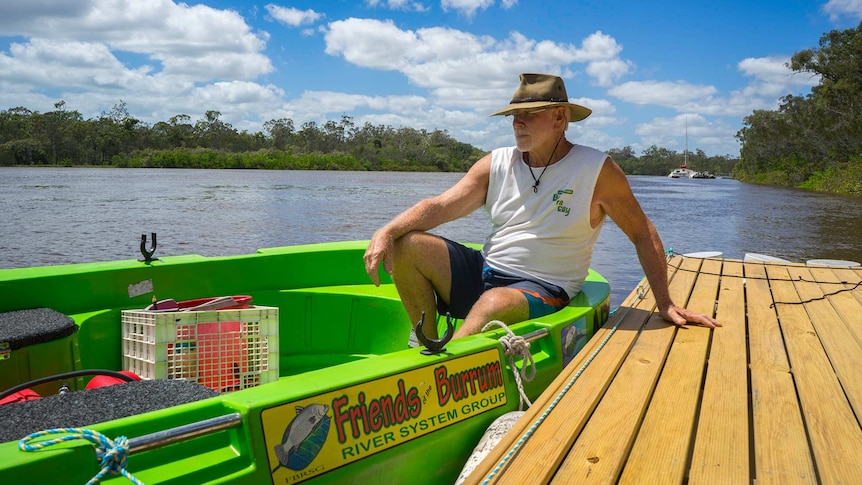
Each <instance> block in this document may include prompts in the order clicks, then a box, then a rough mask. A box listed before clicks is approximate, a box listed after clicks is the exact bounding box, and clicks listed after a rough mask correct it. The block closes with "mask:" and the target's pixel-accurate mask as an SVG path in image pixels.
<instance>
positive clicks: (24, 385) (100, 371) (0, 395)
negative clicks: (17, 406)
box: [0, 369, 136, 401]
mask: <svg viewBox="0 0 862 485" xmlns="http://www.w3.org/2000/svg"><path fill="white" fill-rule="evenodd" d="M96 375H102V376H110V377H116V378H118V379H121V380H123V381H126V382H132V381H134V380H136V379H135V378H134V377H130V376H127V375H126V374H123V373H121V372H117V371H113V370H107V369H82V370H75V371H72V372H64V373H62V374H56V375H53V376H47V377H41V378H39V379H33V380H32V381H29V382H24V383H22V384H18V385H17V386H14V387H10V388H9V389H6V390H5V391H3V392H0V401H2V400H3V399H6V398H7V397H9V396H11V395H12V394H15V393H16V392H18V391H20V390H22V389H27V388H28V387H33V386H38V385H40V384H45V383H46V382H53V381H59V380H60V379H71V378H73V377H83V376H96Z"/></svg>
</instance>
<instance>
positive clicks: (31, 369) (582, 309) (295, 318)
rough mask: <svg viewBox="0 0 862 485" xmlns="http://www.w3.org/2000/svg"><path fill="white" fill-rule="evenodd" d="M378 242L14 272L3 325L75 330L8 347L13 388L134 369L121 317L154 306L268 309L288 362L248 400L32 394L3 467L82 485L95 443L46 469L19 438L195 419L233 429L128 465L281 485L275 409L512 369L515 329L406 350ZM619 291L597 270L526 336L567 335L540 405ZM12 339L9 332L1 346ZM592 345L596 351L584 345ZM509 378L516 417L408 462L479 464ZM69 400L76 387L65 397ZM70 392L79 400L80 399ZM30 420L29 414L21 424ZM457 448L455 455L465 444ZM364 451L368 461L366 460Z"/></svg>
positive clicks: (174, 393) (188, 476)
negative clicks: (579, 335) (365, 256)
mask: <svg viewBox="0 0 862 485" xmlns="http://www.w3.org/2000/svg"><path fill="white" fill-rule="evenodd" d="M364 247H365V243H364V242H361V241H357V242H351V243H328V244H320V245H313V246H298V247H286V248H270V249H261V250H259V251H258V252H257V253H256V254H252V255H244V256H234V257H220V258H207V257H202V256H197V255H187V256H173V257H170V256H169V257H164V258H159V259H156V260H153V261H150V262H141V261H137V260H126V261H117V262H104V263H88V264H79V265H69V266H59V267H51V268H26V269H12V270H3V271H0V294H3V295H8V297H7V298H3V299H0V323H2V322H3V321H4V320H3V316H5V317H8V318H6V320H9V319H10V318H11V319H12V320H14V321H15V323H14V324H13V326H14V327H16V328H18V329H20V328H25V327H26V328H29V327H31V324H30V323H32V322H38V321H45V320H50V321H52V322H55V323H57V324H58V325H60V326H62V327H64V328H65V330H63V331H61V332H59V333H55V334H52V335H50V337H49V338H46V337H37V338H36V339H35V340H33V339H31V340H29V341H26V339H25V343H24V344H21V343H20V342H19V343H15V344H13V345H9V346H7V348H6V350H5V351H4V352H5V354H4V355H5V358H3V359H0V391H3V390H7V389H10V388H13V387H15V386H19V385H22V384H25V383H28V382H33V381H34V379H38V378H43V377H46V376H55V375H60V374H64V373H70V372H75V371H82V370H100V369H101V370H109V371H119V370H122V369H123V368H124V359H123V354H124V348H123V339H124V335H123V330H122V328H123V327H122V325H120V322H121V320H122V319H123V311H124V310H139V309H142V308H144V307H146V306H147V305H150V304H151V303H153V302H154V301H155V300H157V299H166V298H170V299H174V300H176V301H181V300H192V299H196V298H202V297H208V296H223V295H248V296H251V297H252V305H253V306H254V307H258V306H259V307H272V308H276V309H277V311H278V318H277V331H276V332H275V334H274V335H270V336H269V339H270V340H269V343H270V346H271V353H272V356H271V359H275V361H277V365H276V364H275V362H271V363H270V365H271V367H277V375H276V376H275V378H274V380H273V381H272V382H262V385H256V386H253V387H249V388H245V389H241V390H237V391H235V392H217V391H213V390H212V389H208V388H207V387H205V386H202V385H200V384H197V383H191V382H186V381H183V380H181V379H177V380H169V379H165V380H152V381H148V380H143V381H138V382H130V383H128V385H115V386H107V387H100V388H97V389H86V390H85V387H86V386H87V383H88V382H89V381H90V378H91V376H90V375H81V376H75V377H70V378H66V379H60V380H57V381H51V382H45V383H41V384H38V385H33V386H31V387H30V388H31V389H32V390H33V391H35V392H37V393H38V394H39V395H41V396H43V397H42V398H41V399H37V400H34V401H27V402H18V403H13V404H7V405H2V406H0V422H2V423H7V425H5V426H2V425H0V427H2V428H3V429H2V430H0V456H2V457H4V458H3V459H4V460H6V457H7V456H12V454H14V460H12V461H10V462H9V463H8V464H7V465H6V468H5V469H6V470H7V471H12V472H18V473H20V474H21V476H22V479H23V477H28V478H26V479H23V480H24V481H22V482H21V483H27V480H32V481H34V482H38V481H39V479H40V477H41V479H46V480H50V477H51V476H54V475H53V472H50V473H49V472H48V471H46V470H44V469H43V468H45V467H43V466H42V464H47V463H50V466H51V467H56V470H58V472H59V473H65V474H67V475H68V476H67V478H68V477H71V478H70V480H71V483H77V482H78V481H79V480H82V481H81V483H84V482H86V481H87V480H88V479H89V478H90V477H92V475H93V473H92V472H93V470H96V471H98V466H97V463H95V460H94V457H93V456H92V454H93V449H92V447H91V446H66V447H65V448H66V449H64V451H65V454H64V456H65V458H62V459H60V458H56V457H55V458H54V459H52V460H51V461H47V460H48V458H47V457H46V455H45V454H44V453H22V452H20V451H18V450H17V443H16V442H15V441H17V440H19V439H21V438H24V437H25V436H26V435H27V434H29V433H33V432H36V431H40V430H45V429H50V428H58V427H93V428H95V429H98V430H99V431H100V432H101V433H103V434H105V435H107V436H115V435H121V434H122V435H124V436H130V437H131V436H144V435H147V434H149V433H152V432H153V431H156V430H161V429H166V428H174V427H178V426H184V425H188V424H189V422H190V421H193V422H201V421H207V420H212V419H228V420H231V419H232V420H233V421H232V424H230V425H222V426H224V427H223V429H220V430H216V431H214V432H208V433H206V434H203V435H200V436H196V437H194V438H190V439H189V440H188V442H189V443H191V442H193V446H192V445H187V446H179V445H174V446H167V447H163V448H156V449H152V450H148V451H146V452H138V453H137V454H135V455H134V456H132V457H130V462H129V463H130V464H129V468H130V469H132V470H133V471H134V470H138V473H139V474H140V475H141V476H142V477H143V476H147V477H148V478H149V479H150V480H154V479H157V480H158V481H165V483H191V482H199V481H214V482H222V483H261V480H262V478H263V477H267V479H266V480H263V482H265V483H267V482H269V481H270V480H273V478H272V476H274V474H275V473H276V471H275V470H273V469H271V468H272V467H267V466H264V465H262V463H265V462H266V461H267V460H272V457H269V458H268V457H267V450H266V448H265V447H264V446H262V444H261V443H262V442H265V441H266V439H265V438H264V432H265V430H264V429H262V428H266V422H265V421H266V412H271V411H270V410H277V409H280V406H283V405H285V403H290V402H296V401H297V400H300V399H304V398H308V397H309V396H315V395H322V394H323V393H326V392H331V391H332V390H333V389H336V390H337V389H339V388H344V389H347V388H349V387H350V386H355V385H357V383H360V384H361V383H363V382H374V381H375V380H379V379H381V376H386V375H393V374H398V373H404V372H410V371H413V370H417V369H422V368H424V367H427V366H428V365H430V364H435V365H441V364H440V363H441V362H445V361H447V359H453V358H454V357H456V356H458V355H466V354H475V355H478V353H479V352H482V351H487V349H496V350H495V353H497V354H498V355H500V359H501V360H500V362H503V363H504V364H505V362H506V359H505V356H504V355H502V352H503V351H502V348H501V346H500V344H499V342H498V340H499V338H500V337H502V336H503V335H505V334H506V332H505V330H504V329H496V330H492V331H489V332H485V333H483V334H481V335H479V336H475V337H470V338H465V339H459V340H458V341H452V342H449V343H448V344H447V345H446V346H447V349H446V350H445V351H444V352H442V353H439V354H436V355H430V356H422V355H420V354H419V353H418V352H417V351H416V350H415V349H412V350H411V349H408V348H407V345H406V343H407V338H408V334H409V331H410V327H411V322H410V321H409V318H408V317H407V315H406V312H405V311H404V309H403V306H402V305H401V302H400V300H399V298H398V293H397V291H396V289H395V287H394V285H393V284H392V282H391V279H389V277H388V275H385V274H383V275H382V280H383V284H381V285H380V286H379V287H377V286H374V285H373V284H371V282H370V281H369V279H368V276H367V275H366V274H365V271H364V267H363V264H362V259H361V256H362V253H363V252H364ZM609 293H610V292H609V287H608V284H607V282H606V281H605V280H604V279H603V278H602V277H601V276H599V275H598V274H596V273H593V272H591V274H590V277H589V279H588V281H587V282H586V283H585V285H584V287H583V290H582V292H581V293H580V294H578V295H577V296H576V298H574V299H573V301H572V303H571V305H570V306H569V307H568V308H566V309H564V310H562V311H561V312H558V313H556V314H554V315H553V316H551V317H549V318H543V319H536V320H535V321H532V320H531V321H528V322H523V323H520V324H517V325H515V326H513V327H512V329H513V330H514V331H515V332H516V333H517V334H519V335H525V334H531V333H535V334H537V335H539V336H540V337H541V336H542V335H551V336H552V337H553V338H536V339H535V340H533V341H532V343H531V344H530V352H531V356H532V359H533V360H534V361H535V368H536V369H537V372H536V376H535V378H534V379H533V380H532V381H530V382H529V383H526V384H525V390H526V392H527V394H528V395H530V396H531V397H533V398H535V397H536V396H537V395H538V394H539V393H540V392H541V391H542V390H543V389H544V388H545V387H547V385H548V384H549V383H550V382H551V381H552V380H553V379H554V377H555V376H556V375H557V374H558V373H559V372H560V370H561V368H562V365H563V364H564V362H561V355H562V354H563V353H564V351H566V350H571V349H563V348H562V346H563V345H564V344H563V343H561V339H562V337H561V335H560V332H561V331H562V330H561V329H562V328H563V327H564V326H566V325H570V324H572V322H575V321H578V322H581V324H584V323H586V327H587V328H588V329H589V335H584V337H585V339H584V341H585V340H586V339H588V338H589V337H590V336H591V334H592V331H594V330H595V328H597V327H598V326H600V325H601V324H602V323H603V322H604V321H605V320H606V319H607V312H608V305H609ZM437 324H438V329H439V330H440V333H441V334H443V333H445V331H446V328H445V327H446V322H445V318H441V319H438V322H437ZM32 326H33V327H35V328H38V327H39V325H32ZM70 329H71V331H70ZM2 332H3V330H2V325H0V340H3V333H2ZM40 338H41V339H43V340H44V341H41V340H39V339H40ZM582 345H583V341H581V342H579V346H582ZM0 351H3V349H2V348H0ZM519 365H522V364H521V363H519ZM504 374H505V385H506V389H507V393H509V395H510V396H515V398H514V399H511V398H509V399H507V401H506V406H505V407H501V408H499V409H493V410H491V411H492V412H488V413H486V414H487V416H484V417H483V419H481V420H476V419H474V420H464V421H462V422H461V423H459V424H460V426H458V427H457V429H456V427H455V426H450V427H448V428H443V429H441V430H440V431H437V432H434V433H430V434H427V435H424V438H425V439H426V443H425V444H421V443H419V441H420V440H413V441H407V443H406V444H403V445H400V446H398V447H396V448H398V451H397V453H400V455H398V456H399V457H414V458H415V456H414V455H415V454H417V453H422V451H421V450H422V449H424V448H425V447H427V446H428V443H431V446H435V447H439V448H440V450H437V451H434V452H430V453H429V454H428V456H429V457H430V458H432V459H433V458H434V457H435V456H437V457H438V458H440V456H445V455H440V456H438V455H439V454H440V453H445V452H444V450H446V449H448V450H449V452H450V453H451V452H455V453H458V454H459V455H463V458H464V459H466V456H467V455H468V454H469V451H470V450H472V447H473V446H475V444H476V441H477V440H478V437H479V436H481V433H482V432H483V431H484V428H485V427H486V426H487V425H488V424H489V422H490V420H493V418H495V417H496V416H499V415H500V414H502V413H503V412H504V411H508V410H512V409H514V408H515V407H517V402H518V400H517V395H518V394H517V388H516V384H515V382H514V380H513V375H512V373H511V370H506V371H505V372H504ZM64 386H65V387H64ZM160 386H163V387H160ZM168 386H170V387H168ZM61 388H62V389H61ZM66 390H68V391H70V392H66V393H63V392H61V391H66ZM227 390H229V389H225V391H227ZM71 396H75V400H74V401H73V400H72V399H71ZM85 396H86V397H85ZM28 408H29V411H28V410H25V409H28ZM298 409H300V408H297V411H296V412H297V413H298V412H299V411H298ZM464 412H466V411H464ZM273 414H274V412H273ZM23 415H28V416H31V419H28V420H20V419H17V418H16V416H23ZM143 415H145V416H143ZM235 415H236V416H237V417H235V418H232V416H235ZM40 419H41V421H40ZM262 421H263V423H262ZM12 423H14V425H13V424H12ZM238 423H241V424H238ZM453 433H454V434H453ZM428 439H430V441H427V440H428ZM453 439H455V440H456V442H458V444H457V445H453V444H452V443H451V441H452V440H453ZM4 441H5V443H3V442H4ZM447 443H448V444H447ZM453 446H454V448H453ZM447 447H448V448H447ZM87 449H89V451H86V450H87ZM345 450H346V448H345ZM357 450H359V451H356V453H357V454H362V453H361V449H359V448H357ZM343 453H348V452H347V451H343ZM350 453H353V451H351V452H350ZM393 453H396V451H393V449H392V448H387V447H381V451H380V452H378V453H375V454H373V457H374V459H375V461H374V463H378V465H377V466H380V465H379V464H380V463H388V465H386V466H391V467H392V469H393V470H395V471H396V473H397V470H398V469H399V467H400V466H405V467H406V466H408V464H409V462H410V460H409V459H408V460H407V461H405V462H404V464H403V465H398V464H397V463H396V464H392V463H393V462H392V461H391V460H393V459H395V458H394V455H393ZM416 456H418V455H416ZM91 460H92V461H93V465H92V467H86V466H85V467H81V466H80V463H81V462H82V461H84V462H90V461H91ZM387 460H389V461H387ZM395 460H396V462H398V461H402V458H397V459H395ZM360 461H361V460H360ZM365 461H368V460H365ZM164 463H174V464H176V463H181V465H179V466H181V467H182V473H177V471H176V470H172V471H168V470H167V469H166V465H164ZM456 465H457V464H456ZM357 466H358V465H357ZM357 466H353V467H351V466H344V467H342V468H340V469H337V470H334V471H331V472H328V473H327V474H325V475H323V477H325V478H326V480H324V482H326V483H329V481H333V480H334V481H338V480H340V479H341V478H344V477H347V476H350V477H351V481H355V478H356V477H360V478H362V477H365V478H369V479H370V478H371V477H374V476H375V467H374V466H371V467H365V468H357ZM459 466H460V465H457V466H455V465H453V466H441V467H439V468H440V470H438V471H437V472H435V474H433V475H432V476H431V477H430V478H429V481H428V482H427V483H435V481H436V480H438V479H441V477H443V478H445V479H446V480H449V479H451V478H453V474H454V476H457V470H458V467H459ZM168 468H170V467H168ZM276 468H277V467H276ZM438 475H439V476H438ZM7 476H10V475H7ZM312 478H313V477H312ZM319 478H320V477H319ZM171 480H173V482H172V481H171ZM303 480H304V478H303V479H302V480H298V479H297V480H293V479H289V480H287V482H288V483H295V482H297V481H303ZM15 483H17V482H15ZM419 483H423V481H422V480H420V481H419Z"/></svg>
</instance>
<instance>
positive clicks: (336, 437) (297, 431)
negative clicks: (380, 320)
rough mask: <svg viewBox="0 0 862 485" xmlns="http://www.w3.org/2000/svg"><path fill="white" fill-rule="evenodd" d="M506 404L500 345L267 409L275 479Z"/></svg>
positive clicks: (312, 473)
mask: <svg viewBox="0 0 862 485" xmlns="http://www.w3.org/2000/svg"><path fill="white" fill-rule="evenodd" d="M505 404H506V389H505V383H504V380H503V366H502V364H501V363H500V359H499V353H498V352H497V350H487V351H484V352H480V353H477V354H472V355H467V356H464V357H459V358H457V359H452V360H448V361H446V362H442V363H437V364H434V365H429V366H426V367H422V368H419V369H415V370H411V371H407V372H403V373H400V374H396V375H392V376H387V377H383V378H380V379H376V380H373V381H369V382H364V383H362V384H357V385H354V386H350V387H345V388H342V389H338V390H335V391H331V392H327V393H325V394H319V395H317V396H313V397H309V398H306V399H301V400H298V401H293V402H290V403H287V404H283V405H280V406H277V407H274V408H269V409H265V410H264V411H263V413H262V415H261V419H262V420H263V428H264V439H265V442H266V448H267V454H268V458H269V464H270V470H272V478H273V482H274V483H276V484H293V483H299V482H301V481H303V480H307V479H309V478H313V477H316V476H319V475H321V474H323V473H326V472H328V471H330V470H333V469H335V468H338V467H340V466H343V465H346V464H348V463H352V462H354V461H357V460H361V459H363V458H367V457H368V456H371V455H373V454H374V453H377V452H380V451H383V450H386V449H388V448H392V447H393V446H398V445H400V444H403V443H405V442H407V441H410V440H412V439H414V438H417V437H420V436H422V435H425V434H428V433H430V432H432V431H436V430H438V429H441V428H445V427H446V426H450V425H452V424H455V423H457V422H459V421H463V420H465V419H469V418H470V417H472V416H475V415H477V414H480V413H483V412H485V411H488V410H491V409H494V408H496V407H499V406H503V405H505Z"/></svg>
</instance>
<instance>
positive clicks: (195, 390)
mask: <svg viewBox="0 0 862 485" xmlns="http://www.w3.org/2000/svg"><path fill="white" fill-rule="evenodd" d="M12 313H14V312H12ZM216 395H218V393H217V392H215V391H213V390H211V389H209V388H207V387H205V386H203V385H200V384H197V383H194V382H188V381H182V380H152V381H135V382H127V383H124V384H116V385H113V386H107V387H99V388H96V389H87V390H82V391H75V392H67V393H65V394H56V395H53V396H45V397H43V398H42V399H37V400H35V401H26V402H18V403H12V404H6V405H2V406H0V443H2V442H6V441H13V440H19V439H21V438H24V437H25V436H27V435H29V434H31V433H35V432H37V431H43V430H46V429H52V428H76V427H87V426H89V425H92V424H95V423H101V422H103V421H110V420H112V419H118V418H123V417H126V416H133V415H135V414H141V413H145V412H148V411H155V410H157V409H163V408H167V407H171V406H176V405H179V404H185V403H188V402H193V401H199V400H201V399H206V398H208V397H212V396H216ZM108 438H110V439H114V438H116V436H108ZM127 438H133V436H127Z"/></svg>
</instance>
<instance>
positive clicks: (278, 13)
mask: <svg viewBox="0 0 862 485" xmlns="http://www.w3.org/2000/svg"><path fill="white" fill-rule="evenodd" d="M266 11H267V12H269V14H270V15H271V16H272V17H273V18H274V19H276V20H278V21H279V22H281V23H283V24H285V25H289V26H291V27H299V26H300V25H306V24H313V23H315V22H317V21H318V20H320V18H321V17H323V15H322V14H319V13H317V12H315V11H314V10H311V9H308V10H299V9H297V8H292V7H280V6H278V5H275V4H272V3H270V4H268V5H267V6H266Z"/></svg>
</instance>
